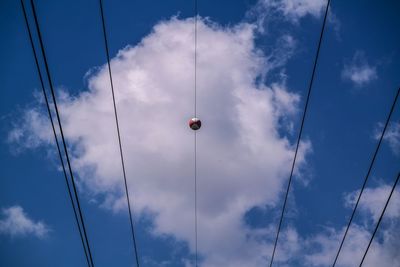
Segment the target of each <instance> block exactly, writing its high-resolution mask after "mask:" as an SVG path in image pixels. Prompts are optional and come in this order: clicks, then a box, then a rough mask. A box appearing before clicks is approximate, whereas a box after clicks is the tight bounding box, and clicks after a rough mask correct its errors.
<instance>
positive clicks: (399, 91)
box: [332, 88, 400, 267]
mask: <svg viewBox="0 0 400 267" xmlns="http://www.w3.org/2000/svg"><path fill="white" fill-rule="evenodd" d="M399 93H400V88H399V89H398V90H397V93H396V96H395V98H394V101H393V104H392V107H391V108H390V112H389V115H388V117H387V119H386V123H385V127H384V128H383V131H382V134H381V137H380V138H379V142H378V145H377V146H376V149H375V152H374V155H373V157H372V160H371V163H370V165H369V168H368V172H367V175H366V176H365V179H364V183H363V185H362V187H361V191H360V193H359V194H358V198H357V202H356V205H355V206H354V209H353V212H352V213H351V217H350V220H349V223H348V224H347V227H346V231H345V232H344V235H343V238H342V241H341V242H340V246H339V250H338V251H337V253H336V257H335V260H334V262H333V265H332V267H334V266H335V265H336V262H337V260H338V258H339V254H340V251H341V250H342V247H343V243H344V240H345V239H346V236H347V232H348V231H349V228H350V225H351V223H352V221H353V218H354V214H355V213H356V210H357V207H358V203H359V202H360V199H361V195H362V194H363V192H364V188H365V185H366V184H367V181H368V178H369V175H370V173H371V170H372V166H373V165H374V162H375V158H376V155H377V154H378V151H379V148H380V146H381V143H382V140H383V137H384V135H385V132H386V128H387V126H388V124H389V121H390V118H391V116H392V113H393V110H394V108H395V106H396V102H397V98H398V97H399Z"/></svg>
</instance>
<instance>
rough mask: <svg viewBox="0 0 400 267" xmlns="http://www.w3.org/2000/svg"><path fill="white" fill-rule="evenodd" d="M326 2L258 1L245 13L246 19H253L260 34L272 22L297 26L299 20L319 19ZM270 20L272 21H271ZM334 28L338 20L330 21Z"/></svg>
mask: <svg viewBox="0 0 400 267" xmlns="http://www.w3.org/2000/svg"><path fill="white" fill-rule="evenodd" d="M326 4H327V1H326V0H259V1H258V2H257V3H256V5H255V6H254V7H253V8H252V9H250V10H249V11H248V12H247V17H248V18H250V19H255V20H256V24H257V26H258V30H259V31H260V32H265V30H266V28H265V26H267V29H268V25H269V24H270V23H271V22H272V20H276V19H278V20H282V19H284V20H286V21H289V22H291V23H294V24H298V23H299V21H300V19H302V18H304V17H307V16H311V17H314V18H319V17H321V16H322V14H323V13H324V10H325V8H326ZM271 19H272V20H271ZM331 22H333V23H334V25H335V27H336V26H337V25H338V20H335V21H331Z"/></svg>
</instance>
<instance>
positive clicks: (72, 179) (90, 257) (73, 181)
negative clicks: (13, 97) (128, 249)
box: [31, 0, 94, 267]
mask: <svg viewBox="0 0 400 267" xmlns="http://www.w3.org/2000/svg"><path fill="white" fill-rule="evenodd" d="M31 5H32V11H33V17H34V19H35V25H36V30H37V32H38V37H39V43H40V49H41V51H42V55H43V61H44V65H45V68H46V73H47V79H48V82H49V86H50V90H51V96H52V99H53V103H54V108H55V111H56V115H57V121H58V126H59V127H60V134H61V139H62V143H63V147H64V151H65V156H66V158H67V165H68V169H69V174H70V176H71V181H72V187H73V189H74V195H75V200H76V204H77V207H78V212H79V217H80V219H81V223H82V229H83V234H84V237H85V241H86V244H87V251H88V254H89V260H90V263H91V265H92V267H94V263H93V257H92V253H91V250H90V244H89V240H88V236H87V233H86V227H85V222H84V220H83V215H82V210H81V205H80V203H79V198H78V192H77V190H76V185H75V179H74V175H73V173H72V168H71V162H70V160H69V155H68V149H67V145H66V141H65V138H64V132H63V128H62V125H61V119H60V114H59V111H58V107H57V100H56V96H55V93H54V88H53V83H52V80H51V75H50V70H49V65H48V63H47V58H46V53H45V50H44V45H43V40H42V35H41V32H40V27H39V22H38V19H37V15H36V9H35V4H34V1H33V0H31Z"/></svg>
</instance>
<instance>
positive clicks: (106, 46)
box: [99, 0, 139, 267]
mask: <svg viewBox="0 0 400 267" xmlns="http://www.w3.org/2000/svg"><path fill="white" fill-rule="evenodd" d="M99 5H100V13H101V22H102V28H103V36H104V45H105V48H106V55H107V66H108V74H109V77H110V85H111V93H112V100H113V106H114V115H115V124H116V127H117V135H118V144H119V154H120V158H121V165H122V173H123V176H124V185H125V194H126V201H127V203H128V212H129V221H130V226H131V233H132V241H133V248H134V252H135V260H136V266H138V267H139V255H138V251H137V243H136V237H135V228H134V225H133V218H132V211H131V203H130V200H129V191H128V184H127V180H126V171H125V162H124V154H123V151H122V142H121V133H120V130H119V122H118V112H117V105H116V103H115V94H114V83H113V79H112V72H111V64H110V53H109V49H108V40H107V31H106V25H105V19H104V11H103V3H102V0H99Z"/></svg>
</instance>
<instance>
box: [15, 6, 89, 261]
mask: <svg viewBox="0 0 400 267" xmlns="http://www.w3.org/2000/svg"><path fill="white" fill-rule="evenodd" d="M21 5H22V11H23V13H24V19H25V23H26V28H27V30H28V34H29V41H30V44H31V47H32V51H33V56H34V58H35V64H36V68H37V71H38V74H39V80H40V84H41V87H42V91H43V96H44V99H45V102H46V107H47V113H48V115H49V118H50V123H51V128H52V129H53V134H54V139H55V141H56V145H57V151H58V156H59V157H60V161H61V166H62V169H63V172H64V178H65V183H66V185H67V189H68V195H69V200H70V202H71V205H72V209H73V211H74V216H75V221H76V224H77V226H78V231H79V236H80V238H81V242H82V246H83V250H84V252H85V257H86V262H87V264H88V266H89V267H90V263H89V258H88V254H87V250H86V245H85V242H84V240H83V235H82V230H81V227H80V225H79V219H78V215H77V213H76V208H75V204H74V200H73V198H72V193H71V188H70V186H69V183H68V176H67V172H66V170H65V164H64V160H63V157H62V154H61V149H60V146H59V144H58V138H57V134H56V130H55V128H54V121H53V116H52V115H51V111H50V104H49V100H48V99H47V94H46V90H45V88H44V83H43V78H42V73H41V71H40V67H39V62H38V59H37V55H36V50H35V46H34V44H33V39H32V33H31V29H30V27H29V22H28V17H27V15H26V10H25V5H24V1H23V0H21Z"/></svg>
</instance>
